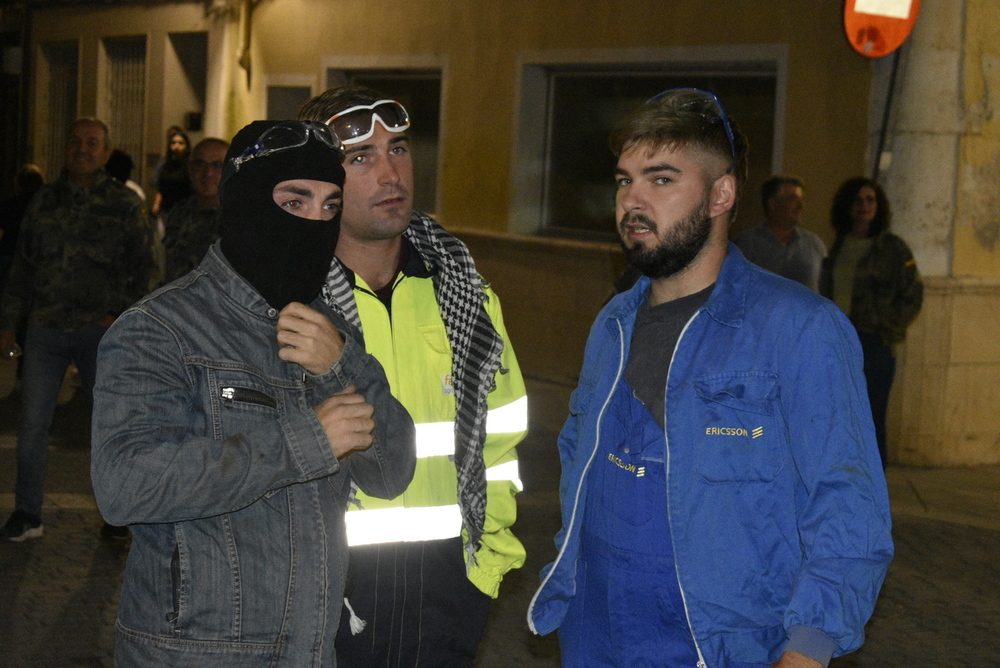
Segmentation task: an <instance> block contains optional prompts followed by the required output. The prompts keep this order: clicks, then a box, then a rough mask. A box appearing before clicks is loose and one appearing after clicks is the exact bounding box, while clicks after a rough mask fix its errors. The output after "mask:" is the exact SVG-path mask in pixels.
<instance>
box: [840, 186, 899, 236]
mask: <svg viewBox="0 0 1000 668" xmlns="http://www.w3.org/2000/svg"><path fill="white" fill-rule="evenodd" d="M865 186H868V187H869V188H871V189H872V190H874V191H875V205H876V209H875V218H874V219H873V220H872V224H871V227H869V228H868V236H870V237H874V236H876V235H878V234H881V233H882V232H884V231H885V230H887V229H889V224H890V223H891V222H892V211H891V210H890V209H889V200H888V198H887V197H886V196H885V191H884V190H882V186H881V185H879V184H878V182H877V181H875V180H873V179H869V178H867V177H864V176H855V177H854V178H852V179H847V180H846V181H844V182H843V183H842V184H840V188H838V189H837V194H836V195H834V196H833V206H831V207H830V224H831V225H832V226H833V229H834V230H835V231H836V233H837V236H838V237H841V236H844V235H846V234H850V233H851V232H852V231H853V230H854V221H853V220H852V219H851V209H852V208H853V206H854V200H855V198H857V196H858V193H860V192H861V189H862V188H864V187H865Z"/></svg>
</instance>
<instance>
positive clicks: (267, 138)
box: [222, 121, 344, 181]
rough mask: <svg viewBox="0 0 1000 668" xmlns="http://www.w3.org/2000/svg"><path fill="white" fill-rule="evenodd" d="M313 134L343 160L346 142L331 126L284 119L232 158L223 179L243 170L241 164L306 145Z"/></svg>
mask: <svg viewBox="0 0 1000 668" xmlns="http://www.w3.org/2000/svg"><path fill="white" fill-rule="evenodd" d="M310 137H312V138H313V139H315V140H316V141H319V142H321V143H323V144H325V145H326V146H327V147H328V148H330V149H332V150H334V151H336V152H337V153H338V154H340V159H341V160H343V159H344V144H343V142H341V141H340V139H339V138H338V137H337V135H336V134H334V133H333V131H332V130H331V129H330V127H329V126H327V125H324V124H323V123H315V122H312V121H283V122H281V123H278V124H277V125H274V126H272V127H270V128H268V129H267V130H265V131H264V132H263V133H262V134H261V136H260V137H258V138H257V141H255V142H254V143H252V144H250V146H247V148H246V150H244V151H243V153H241V154H240V155H238V156H237V157H235V158H230V159H229V161H228V162H227V163H226V166H225V168H224V172H223V175H222V180H223V181H225V180H226V179H228V178H229V177H230V176H232V175H233V174H235V173H236V172H238V171H240V167H241V166H242V165H245V164H246V163H248V162H250V161H251V160H254V159H256V158H263V157H264V156H268V155H272V154H274V153H280V152H281V151H287V150H289V149H293V148H298V147H300V146H305V144H306V142H308V141H309V138H310Z"/></svg>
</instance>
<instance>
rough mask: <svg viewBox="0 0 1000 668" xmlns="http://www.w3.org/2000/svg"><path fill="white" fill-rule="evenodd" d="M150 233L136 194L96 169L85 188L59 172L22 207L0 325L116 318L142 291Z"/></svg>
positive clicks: (59, 325) (64, 326)
mask: <svg viewBox="0 0 1000 668" xmlns="http://www.w3.org/2000/svg"><path fill="white" fill-rule="evenodd" d="M151 242H152V235H151V228H150V226H149V221H148V218H147V217H146V213H145V211H144V209H143V206H142V202H141V200H140V199H139V197H138V196H137V195H136V194H135V193H134V192H132V191H131V190H130V189H129V188H127V187H125V186H124V185H122V184H121V183H119V182H117V181H115V180H114V179H112V178H110V177H109V176H108V175H107V174H105V173H104V171H103V170H102V171H100V172H98V173H97V176H96V178H95V180H94V182H93V183H92V184H91V185H90V186H89V187H88V188H78V187H77V186H75V185H73V184H71V183H70V182H69V179H68V178H67V176H66V174H65V172H64V173H63V175H62V176H61V177H60V178H59V179H58V180H56V181H54V182H53V183H50V184H48V185H45V186H43V187H42V189H41V190H39V191H38V194H37V195H35V198H34V199H33V200H32V201H31V204H30V205H28V210H27V212H26V213H25V215H24V222H23V223H22V226H21V236H20V238H19V239H18V246H17V251H16V254H15V256H14V262H13V264H12V266H11V270H10V276H9V278H8V281H7V287H6V290H5V291H4V295H3V301H2V302H0V329H13V328H15V327H16V326H17V325H19V324H20V323H21V322H23V321H24V320H25V319H26V320H27V321H28V322H29V323H31V324H39V325H43V326H45V327H53V328H56V329H60V330H62V331H67V332H72V331H76V330H78V329H81V328H83V327H86V326H87V325H90V324H92V323H94V322H97V321H99V320H100V319H101V318H103V317H104V316H106V315H111V316H117V315H118V314H119V313H121V312H122V311H124V310H125V309H127V308H128V307H129V306H131V305H132V303H133V302H135V301H137V300H138V299H139V298H140V297H142V296H144V295H145V294H146V292H147V291H148V288H149V281H150V276H151V273H152V270H153V254H152V245H151Z"/></svg>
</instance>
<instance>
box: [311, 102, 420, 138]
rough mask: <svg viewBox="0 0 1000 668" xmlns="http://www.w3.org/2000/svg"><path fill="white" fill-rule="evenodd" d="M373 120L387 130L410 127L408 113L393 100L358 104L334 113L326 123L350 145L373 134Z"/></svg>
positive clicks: (400, 130) (393, 130)
mask: <svg viewBox="0 0 1000 668" xmlns="http://www.w3.org/2000/svg"><path fill="white" fill-rule="evenodd" d="M375 121H378V122H379V123H381V124H382V127H383V128H385V129H386V130H388V131H389V132H403V131H404V130H406V129H407V128H408V127H410V115H409V114H408V113H406V109H404V108H403V105H401V104H400V103H399V102H396V101H395V100H379V101H378V102H374V103H372V104H359V105H357V106H355V107H350V108H348V109H344V110H343V111H342V112H340V113H338V114H334V115H333V116H331V117H330V119H329V120H328V121H327V122H326V123H327V125H329V126H330V127H331V128H333V131H334V132H335V133H336V134H337V136H338V137H340V140H341V141H342V142H344V144H345V145H351V144H357V143H358V142H362V141H364V140H366V139H368V138H370V137H371V136H372V135H373V134H375Z"/></svg>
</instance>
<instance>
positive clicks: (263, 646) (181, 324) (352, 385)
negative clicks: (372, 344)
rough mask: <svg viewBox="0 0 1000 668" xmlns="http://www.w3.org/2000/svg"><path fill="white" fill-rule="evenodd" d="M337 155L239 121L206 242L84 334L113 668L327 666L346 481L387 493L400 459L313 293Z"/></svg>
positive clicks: (334, 194)
mask: <svg viewBox="0 0 1000 668" xmlns="http://www.w3.org/2000/svg"><path fill="white" fill-rule="evenodd" d="M342 157H343V153H342V150H341V148H340V142H339V140H338V139H337V138H336V136H335V135H333V134H332V133H331V132H330V131H329V130H328V128H326V127H325V126H323V125H320V124H313V123H301V122H291V121H290V122H281V123H275V122H262V121H258V122H254V123H251V124H250V125H248V126H247V127H246V128H244V129H243V130H241V131H240V133H239V134H237V136H236V137H235V138H234V140H233V144H232V146H231V147H230V150H229V152H228V154H227V161H226V167H225V170H226V172H225V174H224V176H223V182H222V186H221V196H222V218H223V235H222V239H221V241H220V242H219V243H217V244H216V245H214V246H213V247H212V248H211V249H210V250H209V252H208V254H207V256H206V257H205V260H204V261H203V262H202V263H201V265H200V266H199V267H198V268H197V269H195V270H194V271H192V272H191V273H189V274H188V275H187V276H186V277H184V278H182V279H180V280H178V281H176V282H174V283H172V284H171V285H169V286H166V287H165V288H163V289H161V290H159V291H158V292H156V293H154V294H153V295H151V296H150V297H148V298H146V299H144V300H143V301H141V302H139V303H138V304H136V305H135V306H134V307H133V308H132V309H130V310H129V311H127V312H126V313H125V314H123V315H122V316H121V318H119V320H118V322H116V323H115V325H114V327H113V328H112V329H111V330H110V331H109V332H108V335H107V336H106V337H105V339H104V341H103V343H102V345H101V348H100V355H99V362H98V379H97V387H96V391H95V411H94V438H93V440H94V456H93V461H92V470H91V473H92V476H93V481H94V492H95V496H96V497H97V501H98V505H99V507H100V509H101V512H102V513H103V514H104V516H105V517H106V518H107V519H108V520H109V521H111V522H113V523H115V524H128V525H130V528H131V531H132V536H133V542H132V548H131V552H130V554H129V559H128V565H127V567H126V573H125V581H124V585H123V588H122V595H121V603H120V608H119V613H118V624H117V639H116V647H115V661H116V665H122V666H202V665H205V666H208V665H211V666H232V667H234V668H235V667H237V666H239V667H240V668H249V667H251V666H271V667H273V666H296V667H298V666H333V665H336V658H335V652H334V648H333V641H334V638H335V636H336V631H337V627H338V624H339V621H340V610H341V604H342V600H343V582H344V574H345V572H346V566H347V563H346V562H347V545H346V538H345V530H344V511H345V510H346V506H347V503H348V500H349V498H350V497H351V496H352V489H353V488H354V487H355V486H356V487H358V488H360V489H363V490H364V491H365V492H367V493H369V494H374V495H377V496H381V497H391V496H395V495H397V494H399V493H400V492H401V491H402V490H403V489H405V487H406V485H407V484H408V483H409V481H410V478H411V477H412V474H413V468H414V462H415V456H414V430H413V424H412V421H411V420H410V418H409V416H408V415H407V413H406V411H405V410H404V409H403V408H402V406H401V405H400V404H399V403H398V402H396V400H395V399H393V398H392V396H391V395H390V393H389V386H388V384H387V382H386V379H385V375H384V374H383V371H382V368H381V367H380V366H379V364H378V362H376V361H375V360H374V358H372V357H371V356H369V355H367V354H365V352H364V347H363V344H362V343H360V338H359V337H358V334H357V332H356V331H355V330H354V329H353V327H352V326H351V325H349V324H348V323H347V322H346V321H345V320H344V319H343V318H341V317H339V316H337V315H336V314H334V313H333V312H332V311H331V310H330V309H329V308H328V307H326V306H325V304H324V303H323V300H322V299H321V298H320V296H319V294H320V289H321V287H322V285H323V282H324V279H325V278H326V273H327V270H328V269H329V266H330V262H331V260H332V259H333V253H334V248H335V246H336V243H337V236H338V234H339V224H340V211H341V206H342V194H341V188H342V186H343V183H344V170H343V168H342V166H341V158H342ZM307 304H308V306H307Z"/></svg>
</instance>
